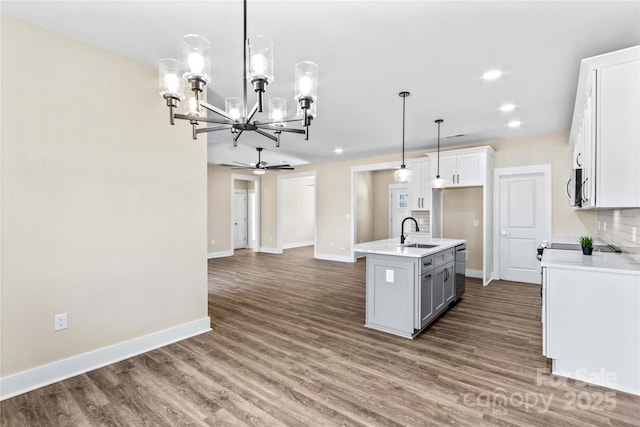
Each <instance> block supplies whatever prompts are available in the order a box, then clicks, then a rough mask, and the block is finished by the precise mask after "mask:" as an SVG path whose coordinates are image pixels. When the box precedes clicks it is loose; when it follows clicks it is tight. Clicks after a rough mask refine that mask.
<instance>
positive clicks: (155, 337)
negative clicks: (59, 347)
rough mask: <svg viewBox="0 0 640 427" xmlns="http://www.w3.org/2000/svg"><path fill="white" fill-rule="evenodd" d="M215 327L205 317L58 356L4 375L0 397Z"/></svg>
mask: <svg viewBox="0 0 640 427" xmlns="http://www.w3.org/2000/svg"><path fill="white" fill-rule="evenodd" d="M210 330H211V319H210V318H209V317H208V316H207V317H203V318H201V319H198V320H194V321H192V322H188V323H184V324H182V325H178V326H173V327H171V328H168V329H164V330H162V331H158V332H153V333H151V334H148V335H144V336H141V337H138V338H134V339H131V340H128V341H123V342H120V343H117V344H113V345H110V346H107V347H102V348H99V349H97V350H92V351H89V352H87V353H83V354H79V355H77V356H72V357H69V358H67V359H62V360H58V361H56V362H53V363H49V364H46V365H43V366H38V367H37V368H33V369H29V370H27V371H22V372H18V373H16V374H13V375H9V376H6V377H4V378H0V400H5V399H8V398H10V397H14V396H17V395H19V394H22V393H26V392H28V391H31V390H35V389H37V388H40V387H44V386H46V385H49V384H53V383H55V382H58V381H62V380H66V379H67V378H71V377H74V376H76V375H80V374H83V373H85V372H88V371H92V370H94V369H97V368H101V367H103V366H106V365H109V364H111V363H116V362H119V361H121V360H125V359H128V358H130V357H133V356H137V355H138V354H142V353H146V352H147V351H150V350H154V349H156V348H159V347H163V346H165V345H168V344H171V343H174V342H176V341H181V340H183V339H185V338H189V337H193V336H195V335H199V334H202V333H204V332H208V331H210Z"/></svg>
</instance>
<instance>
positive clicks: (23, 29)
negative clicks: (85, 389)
mask: <svg viewBox="0 0 640 427" xmlns="http://www.w3.org/2000/svg"><path fill="white" fill-rule="evenodd" d="M1 19H2V21H1V23H2V26H1V31H2V33H1V35H2V37H1V43H2V44H1V48H2V82H1V86H2V113H3V114H2V118H1V125H2V131H1V132H2V133H1V135H2V140H1V150H2V164H1V179H2V194H1V197H2V199H1V212H2V214H1V218H2V224H1V226H2V236H1V243H2V258H1V260H0V261H1V276H0V277H1V286H2V290H1V291H2V301H1V312H2V313H1V319H2V331H1V335H2V338H1V347H2V349H1V359H2V364H1V371H0V375H2V376H3V377H4V376H7V375H10V374H13V373H17V372H20V371H23V370H27V369H30V368H34V367H38V366H41V365H44V364H47V363H51V362H54V361H59V360H61V359H65V358H68V357H71V356H75V355H78V354H81V353H84V352H88V351H91V350H95V349H98V348H101V347H104V346H109V345H112V344H116V343H121V342H123V341H126V340H130V339H133V338H136V337H140V336H142V335H146V334H150V333H153V332H157V331H160V330H163V329H166V328H170V327H173V326H176V325H180V324H184V323H187V322H191V321H194V320H197V319H202V318H205V317H206V316H207V270H206V252H205V250H206V245H205V237H204V236H205V235H206V218H207V216H206V215H207V211H206V201H205V194H206V193H205V192H206V143H203V142H199V143H194V142H193V141H192V140H190V131H189V128H188V126H186V125H185V126H180V125H176V126H175V127H171V126H170V125H169V124H168V120H167V117H168V114H167V110H166V106H165V103H164V101H163V100H162V98H161V97H160V96H159V95H158V93H157V84H158V83H157V70H156V69H154V68H153V67H149V66H146V65H142V64H140V63H137V62H134V61H131V60H128V59H125V58H122V57H118V56H115V55H113V54H110V53H107V52H105V51H102V50H99V49H96V48H93V47H89V46H87V45H85V44H82V43H79V42H77V41H74V40H71V39H68V38H65V37H63V36H60V35H58V34H55V33H52V32H49V31H46V30H44V29H40V28H37V27H33V26H30V25H28V24H25V23H23V22H21V21H18V20H15V19H14V18H11V17H8V16H5V15H2V16H1ZM57 313H68V321H69V327H68V329H66V330H63V331H58V332H54V331H53V319H54V315H55V314H57Z"/></svg>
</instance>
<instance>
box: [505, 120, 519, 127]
mask: <svg viewBox="0 0 640 427" xmlns="http://www.w3.org/2000/svg"><path fill="white" fill-rule="evenodd" d="M521 124H522V122H520V121H519V120H512V121H510V122H509V123H507V126H509V127H510V128H517V127H520V125H521Z"/></svg>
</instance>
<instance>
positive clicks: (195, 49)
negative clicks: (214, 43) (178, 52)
mask: <svg viewBox="0 0 640 427" xmlns="http://www.w3.org/2000/svg"><path fill="white" fill-rule="evenodd" d="M183 42H184V43H183V44H182V50H183V55H184V63H185V64H186V66H187V70H186V72H185V73H184V78H185V79H187V80H191V79H195V80H202V81H204V82H205V83H209V81H211V78H210V77H209V70H210V68H211V57H210V56H209V48H210V47H211V43H209V40H207V39H205V38H204V37H202V36H199V35H197V34H187V35H186V36H184V38H183Z"/></svg>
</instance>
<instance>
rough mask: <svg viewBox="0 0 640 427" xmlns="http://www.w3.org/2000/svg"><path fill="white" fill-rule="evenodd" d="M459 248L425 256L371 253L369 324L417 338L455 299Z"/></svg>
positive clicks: (367, 321) (368, 290) (368, 297)
mask: <svg viewBox="0 0 640 427" xmlns="http://www.w3.org/2000/svg"><path fill="white" fill-rule="evenodd" d="M454 267H455V250H454V248H449V249H445V250H443V251H440V252H437V253H435V254H433V255H428V256H424V257H422V258H413V257H403V256H393V255H377V254H367V284H366V286H367V296H366V324H365V326H367V327H369V328H373V329H378V330H381V331H384V332H389V333H392V334H395V335H400V336H402V337H406V338H413V337H415V336H416V335H417V334H418V333H420V331H422V330H423V329H424V328H426V327H427V326H429V324H431V323H432V322H433V321H434V320H436V319H437V318H438V316H439V315H440V314H442V313H443V312H444V311H445V310H446V309H447V308H448V307H449V306H450V305H451V304H453V302H454V300H455V298H454V295H455V286H454V277H455V271H454Z"/></svg>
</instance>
